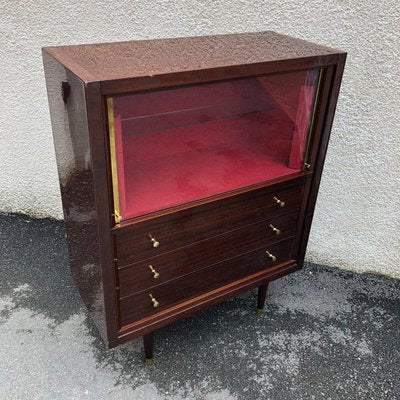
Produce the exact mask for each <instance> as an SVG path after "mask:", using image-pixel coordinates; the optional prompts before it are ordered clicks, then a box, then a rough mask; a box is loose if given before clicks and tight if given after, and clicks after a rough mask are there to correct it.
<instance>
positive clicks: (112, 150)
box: [107, 97, 122, 223]
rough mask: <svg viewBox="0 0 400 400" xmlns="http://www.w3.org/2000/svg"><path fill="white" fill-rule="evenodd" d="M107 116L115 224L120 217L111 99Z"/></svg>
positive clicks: (108, 102) (108, 99)
mask: <svg viewBox="0 0 400 400" xmlns="http://www.w3.org/2000/svg"><path fill="white" fill-rule="evenodd" d="M107 115H108V134H109V139H110V161H111V178H112V191H113V199H114V219H115V223H119V222H121V221H122V216H121V214H120V210H119V191H118V165H117V152H116V148H115V127H114V102H113V98H112V97H108V98H107Z"/></svg>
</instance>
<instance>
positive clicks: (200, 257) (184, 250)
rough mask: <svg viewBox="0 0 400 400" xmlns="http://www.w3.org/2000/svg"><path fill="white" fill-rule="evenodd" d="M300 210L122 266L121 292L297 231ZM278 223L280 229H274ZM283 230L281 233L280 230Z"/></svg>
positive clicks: (144, 286)
mask: <svg viewBox="0 0 400 400" xmlns="http://www.w3.org/2000/svg"><path fill="white" fill-rule="evenodd" d="M297 220H298V212H294V213H291V214H286V215H282V216H279V217H275V218H270V219H268V220H266V221H262V222H258V223H257V224H254V225H249V226H246V227H244V228H242V229H236V230H234V231H230V232H227V233H224V234H222V235H218V236H215V237H213V238H210V239H208V240H203V241H200V242H196V243H194V244H192V245H189V246H185V247H181V248H180V249H177V250H174V251H170V252H169V253H165V254H161V255H158V256H156V257H153V258H150V259H147V260H145V261H140V262H138V263H134V264H131V265H129V266H125V267H122V268H120V269H119V271H118V275H119V288H120V296H121V297H123V296H127V295H129V294H132V293H135V292H138V291H141V290H144V289H146V288H150V287H153V286H156V285H159V284H162V283H165V282H167V281H169V280H171V279H175V278H178V277H180V276H184V275H187V274H189V273H191V272H194V271H196V270H199V269H201V268H205V267H208V266H210V265H213V264H216V263H218V262H221V261H223V260H226V259H228V258H232V257H236V256H238V255H240V254H243V253H246V252H249V251H252V250H254V249H258V248H260V247H261V246H264V245H267V244H272V243H275V242H278V241H281V240H283V239H286V238H288V237H291V236H294V235H295V233H296V227H297ZM271 226H272V227H275V228H276V229H278V230H279V231H276V230H273V228H271ZM277 233H279V234H277Z"/></svg>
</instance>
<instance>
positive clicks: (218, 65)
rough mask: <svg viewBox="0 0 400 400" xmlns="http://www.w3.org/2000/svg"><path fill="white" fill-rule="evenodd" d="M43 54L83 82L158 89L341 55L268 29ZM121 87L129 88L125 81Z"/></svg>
mask: <svg viewBox="0 0 400 400" xmlns="http://www.w3.org/2000/svg"><path fill="white" fill-rule="evenodd" d="M45 51H46V52H48V53H49V54H51V55H52V56H53V57H54V58H55V59H57V60H58V61H59V62H61V63H62V64H63V65H65V66H66V68H68V69H69V70H70V71H72V72H73V73H74V74H76V75H77V76H78V77H79V78H80V79H82V80H83V81H84V82H91V81H99V82H111V81H123V80H129V81H130V82H132V81H140V80H146V79H149V78H152V79H154V80H155V81H156V82H157V87H160V86H163V82H162V81H161V79H162V78H164V77H165V76H176V75H178V76H179V75H182V73H185V74H187V75H188V73H189V72H191V73H195V72H199V71H206V73H207V78H206V80H211V79H212V77H213V74H215V73H216V72H218V71H219V70H220V69H224V75H223V76H220V77H218V78H217V79H224V78H227V74H228V73H229V70H227V69H228V68H231V69H233V68H234V67H237V68H239V67H240V68H245V67H246V68H247V69H248V68H252V67H254V66H255V65H256V66H257V65H258V64H262V65H263V64H265V65H268V64H269V65H271V64H273V63H277V62H282V61H284V62H285V63H286V64H290V62H292V61H301V62H302V64H303V65H304V63H305V62H307V59H310V61H312V63H313V65H316V66H318V65H324V64H325V65H326V64H331V63H334V62H335V61H336V60H337V54H338V53H339V54H340V53H341V52H340V50H336V49H332V48H329V47H327V46H321V45H317V44H314V43H310V42H307V41H304V40H301V39H295V38H292V37H289V36H286V35H282V34H278V33H275V32H270V31H269V32H254V33H240V34H229V35H215V36H200V37H185V38H173V39H158V40H138V41H129V42H118V43H102V44H101V43H100V44H89V45H75V46H58V47H46V48H45ZM210 55H212V56H210ZM144 60H145V62H143V61H144ZM249 75H254V72H251V73H250V74H249ZM139 78H140V79H139ZM122 83H123V84H126V83H127V84H128V85H129V82H126V81H123V82H122ZM135 83H138V82H135ZM174 84H178V83H174ZM124 89H125V90H126V86H125V87H124ZM128 90H129V91H130V90H138V88H137V87H136V88H135V89H132V88H128Z"/></svg>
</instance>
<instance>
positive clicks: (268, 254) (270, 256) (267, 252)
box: [265, 250, 276, 262]
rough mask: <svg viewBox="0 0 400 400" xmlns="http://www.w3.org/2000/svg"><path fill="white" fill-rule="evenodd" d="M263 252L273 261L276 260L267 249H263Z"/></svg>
mask: <svg viewBox="0 0 400 400" xmlns="http://www.w3.org/2000/svg"><path fill="white" fill-rule="evenodd" d="M265 253H266V254H267V256H268V257H269V258H270V259H271V260H272V261H273V262H275V261H276V256H274V255H273V254H272V253H270V252H269V251H268V250H266V251H265Z"/></svg>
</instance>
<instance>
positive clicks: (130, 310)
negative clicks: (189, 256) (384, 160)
mask: <svg viewBox="0 0 400 400" xmlns="http://www.w3.org/2000/svg"><path fill="white" fill-rule="evenodd" d="M293 243H294V240H293V238H290V239H286V240H284V241H281V242H278V243H274V244H272V245H267V246H263V247H262V248H259V249H257V250H255V251H252V252H249V253H246V254H242V255H241V256H238V257H235V258H231V259H230V260H226V261H224V262H221V263H219V264H215V265H213V266H211V267H209V268H205V269H202V270H200V271H197V272H194V273H192V274H190V275H187V276H185V277H183V278H180V279H176V280H173V281H170V282H168V283H165V284H163V285H159V286H156V287H153V288H152V289H149V290H144V291H141V292H139V293H136V294H133V295H131V296H127V297H124V298H122V299H120V319H121V326H123V325H127V324H129V323H131V322H134V321H137V320H139V319H141V318H144V317H146V316H148V315H151V314H154V313H156V312H158V311H161V310H165V309H167V308H168V307H171V306H173V305H175V304H177V303H179V302H182V301H185V300H188V299H191V298H193V297H196V296H198V295H200V294H203V293H206V292H208V291H211V290H213V289H216V288H218V287H220V286H223V285H226V284H228V283H231V282H234V281H235V280H238V279H241V278H244V277H246V276H248V275H251V274H254V273H256V272H258V271H261V270H263V269H268V268H269V267H271V266H273V265H276V264H277V263H283V262H286V261H289V260H291V259H292V258H293V254H292V253H293ZM266 251H269V252H270V253H271V254H274V255H275V256H276V257H277V259H276V261H274V260H273V259H271V258H270V257H269V256H268V254H267V253H266ZM150 295H151V296H153V298H154V301H157V302H158V303H159V305H158V307H157V308H154V306H153V303H152V300H151V298H150Z"/></svg>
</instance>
